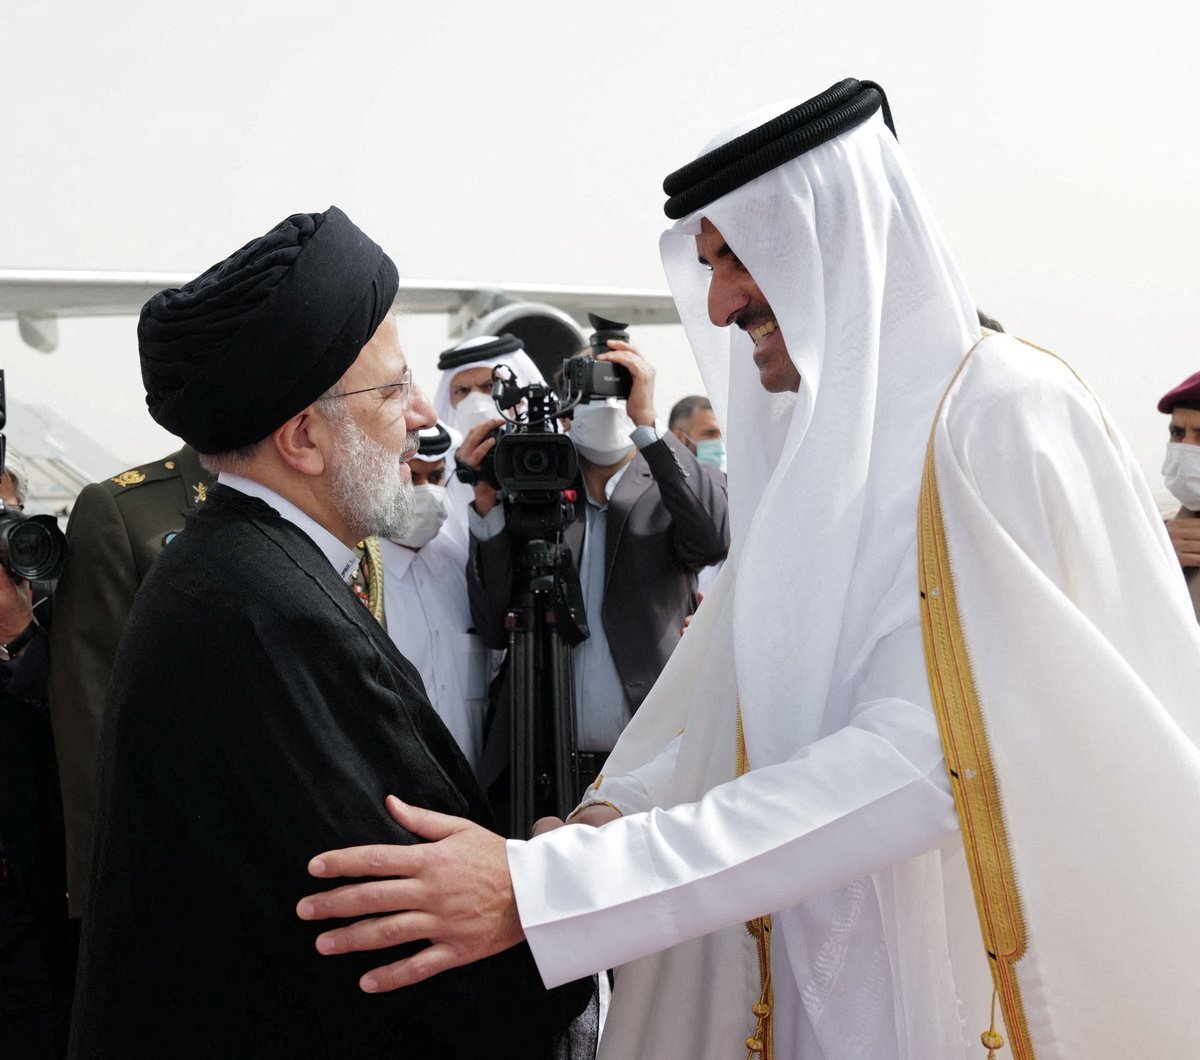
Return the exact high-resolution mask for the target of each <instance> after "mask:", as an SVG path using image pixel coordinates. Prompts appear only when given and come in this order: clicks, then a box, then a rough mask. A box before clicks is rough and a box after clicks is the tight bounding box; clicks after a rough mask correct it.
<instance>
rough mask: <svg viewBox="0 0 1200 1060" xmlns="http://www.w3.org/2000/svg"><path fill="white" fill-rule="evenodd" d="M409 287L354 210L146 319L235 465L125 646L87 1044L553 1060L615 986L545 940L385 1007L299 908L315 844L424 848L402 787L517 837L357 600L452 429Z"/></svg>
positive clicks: (275, 233)
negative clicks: (433, 432)
mask: <svg viewBox="0 0 1200 1060" xmlns="http://www.w3.org/2000/svg"><path fill="white" fill-rule="evenodd" d="M397 285H398V278H397V273H396V268H395V266H394V265H393V264H392V261H391V259H390V258H388V256H387V255H386V254H384V253H383V251H382V250H381V249H380V248H379V247H378V246H377V245H376V244H375V243H374V242H372V241H371V240H370V239H369V238H368V237H367V236H366V235H365V234H364V233H363V232H362V231H361V230H360V229H358V228H357V226H355V225H354V224H353V222H351V221H350V219H349V218H348V217H346V215H345V214H344V213H342V212H341V211H340V210H338V209H337V208H336V207H331V208H330V209H329V210H328V211H326V212H325V213H323V214H295V215H293V216H292V217H289V218H287V219H286V220H285V221H283V222H282V223H281V224H279V225H278V226H276V227H275V228H274V229H272V230H271V231H270V232H268V233H267V234H266V235H264V236H262V237H260V238H259V239H256V240H252V241H251V242H250V243H248V244H247V245H246V246H245V247H243V248H242V249H241V250H239V251H237V252H235V253H234V254H233V255H231V256H230V257H229V258H228V259H226V260H225V261H222V262H220V263H219V264H217V265H215V266H213V267H212V268H211V269H209V270H208V271H207V272H205V273H203V274H202V275H201V276H199V277H198V278H197V279H195V280H193V281H191V282H190V283H188V284H186V285H185V286H184V287H182V288H179V289H175V290H169V291H165V292H162V293H160V294H159V295H156V296H155V297H154V298H152V299H151V300H150V301H149V302H148V303H147V304H146V306H145V307H144V308H143V310H142V317H141V321H140V323H139V326H138V340H139V350H140V352H141V359H142V375H143V379H144V381H145V383H146V390H147V403H148V406H149V408H150V412H151V415H152V416H154V418H155V419H156V420H157V421H158V422H159V423H160V424H161V425H162V426H164V427H166V428H167V429H168V430H170V431H172V432H173V433H175V434H177V435H179V436H180V437H182V438H183V439H185V440H186V441H187V442H188V443H189V444H190V445H192V446H193V447H194V448H195V449H196V450H197V451H198V452H200V453H201V454H204V456H203V459H204V461H205V464H206V466H208V467H209V468H210V469H212V470H215V471H217V472H218V473H219V475H218V482H217V484H216V485H215V486H213V487H212V488H211V489H210V490H208V496H207V500H206V501H205V502H204V504H203V505H202V506H201V507H200V509H199V511H198V512H197V513H196V514H195V515H194V516H193V517H192V518H190V519H189V520H188V523H187V525H186V527H185V528H184V530H183V532H182V533H181V534H180V535H179V536H178V538H177V539H176V540H174V541H173V542H172V543H171V545H170V547H169V548H167V549H165V550H164V551H163V553H162V555H161V556H160V557H159V559H158V561H157V562H156V563H155V564H154V566H153V568H152V569H151V571H150V573H149V574H148V575H147V577H146V579H145V581H144V582H143V584H142V587H141V589H140V590H139V592H138V595H137V599H136V600H135V601H134V606H133V609H132V610H131V612H130V614H129V619H128V621H127V623H126V625H125V631H124V634H123V636H122V639H121V644H120V647H119V649H118V652H117V659H116V663H115V666H114V669H113V676H112V683H111V687H110V695H109V700H108V705H107V708H106V711H105V719H104V728H103V733H102V739H101V751H100V765H99V774H98V790H97V813H96V824H95V834H94V840H93V850H92V871H91V883H90V887H89V891H88V897H87V905H86V909H85V914H84V924H83V941H82V946H81V953H80V968H79V987H78V991H77V994H76V1005H75V1013H74V1019H73V1023H72V1037H71V1052H72V1055H73V1056H77V1057H80V1056H94V1055H96V1056H98V1055H104V1056H108V1055H113V1056H115V1055H129V1054H131V1053H133V1052H138V1053H143V1052H146V1051H150V1052H153V1053H156V1054H162V1055H169V1056H206V1057H207V1056H216V1055H238V1056H256V1057H258V1056H263V1057H266V1056H279V1057H284V1056H286V1057H297V1056H305V1057H308V1056H320V1057H334V1056H336V1057H341V1056H356V1057H374V1056H380V1057H382V1056H388V1057H391V1056H434V1055H436V1056H454V1057H463V1058H470V1057H478V1058H485V1057H486V1058H497V1057H535V1058H540V1057H546V1058H548V1057H549V1056H550V1055H551V1054H552V1049H553V1048H554V1045H555V1042H556V1039H557V1037H558V1034H559V1032H560V1031H561V1030H562V1029H563V1027H564V1026H565V1025H566V1023H567V1022H568V1019H569V1017H570V1016H571V1015H572V1014H573V1013H574V1012H575V1011H577V1010H578V1009H580V1008H582V1006H583V1004H584V1003H585V1002H586V1000H587V998H588V996H590V993H591V984H590V983H585V984H583V986H582V987H574V988H568V989H567V990H566V991H565V992H563V991H557V992H554V993H547V992H546V991H545V990H544V989H543V987H542V985H541V982H540V979H539V978H538V975H537V972H536V969H535V968H534V966H533V963H532V959H531V957H530V955H529V952H528V950H527V949H526V948H525V947H517V948H516V949H513V950H511V951H509V952H508V953H506V954H505V955H504V956H503V958H502V959H497V960H494V961H488V962H484V963H482V964H480V965H478V966H477V967H476V968H475V969H472V970H470V971H468V972H466V973H465V974H464V975H462V976H458V977H455V978H452V979H447V980H446V981H445V982H442V981H441V979H438V980H434V981H431V983H430V984H429V986H428V987H420V988H418V989H417V990H415V991H413V992H411V993H410V994H408V995H405V996H399V997H396V998H395V1000H393V998H392V997H382V996H372V994H371V990H372V983H371V980H370V979H369V977H368V976H367V974H366V973H367V972H368V971H369V969H370V967H371V966H372V965H371V961H369V960H366V959H364V958H362V957H360V956H358V955H354V954H349V955H338V956H335V957H332V958H331V957H328V956H324V955H323V954H327V953H329V952H330V951H329V950H328V949H322V951H321V952H318V950H317V948H316V946H315V944H314V934H315V933H314V932H313V930H312V929H311V928H310V927H308V926H307V925H303V924H301V923H300V922H299V921H297V920H296V919H295V917H294V915H293V914H292V911H291V909H290V908H289V906H291V905H294V904H295V903H296V902H298V901H299V900H300V898H301V897H302V896H303V895H304V894H305V893H306V892H307V891H308V890H310V889H311V880H310V879H309V877H308V874H307V870H308V868H309V866H308V859H309V858H310V856H311V851H313V850H316V849H321V848H323V847H328V846H331V845H333V843H334V841H335V840H339V841H340V840H341V839H343V838H344V837H345V836H347V835H350V836H353V837H354V838H356V839H358V840H360V841H366V840H368V839H370V838H372V837H374V836H379V835H386V834H390V835H392V836H393V837H394V839H395V841H397V842H400V843H406V842H407V843H417V842H419V840H418V839H417V838H416V837H415V836H414V835H413V834H411V833H408V832H406V831H404V830H403V829H399V828H397V827H396V826H395V825H394V824H390V823H389V822H390V818H389V816H388V814H387V813H386V811H385V809H384V803H383V800H384V796H385V795H386V794H387V793H388V792H399V793H400V794H401V795H402V797H404V798H411V799H413V800H414V801H420V802H422V804H430V805H437V806H439V807H441V808H443V809H445V810H447V811H448V812H456V813H461V814H462V815H463V816H464V817H466V818H468V819H470V820H471V821H473V822H476V823H477V825H483V826H485V827H488V826H491V825H492V823H493V822H492V818H491V815H490V813H489V811H488V808H487V805H486V800H485V798H484V794H483V792H482V791H481V789H480V788H479V786H478V783H477V782H476V781H475V779H474V776H473V774H472V771H471V768H470V766H469V765H468V763H467V762H466V760H465V759H464V757H463V755H462V754H461V752H460V751H459V750H458V747H457V745H456V744H455V742H454V739H453V738H452V737H451V735H450V733H449V732H448V731H447V730H446V728H445V726H444V725H443V724H442V722H441V720H440V719H439V718H438V716H437V714H436V712H435V711H434V709H433V707H432V706H431V705H430V703H429V700H428V698H427V697H426V695H425V691H424V688H423V686H422V683H421V679H420V677H419V675H418V674H417V672H416V670H415V669H414V668H413V667H412V665H411V664H410V663H409V662H408V661H407V660H406V659H405V658H404V657H403V656H402V655H401V654H400V653H399V651H398V650H397V649H396V647H395V645H394V644H393V643H392V641H391V639H390V638H389V637H388V636H387V634H386V632H385V631H384V630H383V628H382V627H381V626H380V624H379V623H378V622H377V621H376V620H375V619H374V618H373V617H372V616H371V615H370V613H369V612H368V611H367V610H366V609H365V608H363V607H362V606H361V604H360V603H359V602H358V600H357V599H356V598H355V596H354V594H353V592H352V591H351V589H350V588H349V586H348V585H347V581H348V580H349V578H350V577H351V576H352V574H353V572H354V570H355V568H356V566H357V562H358V559H357V554H356V553H355V550H354V546H355V545H356V543H357V542H359V541H360V540H362V539H363V538H364V537H366V536H367V535H370V534H379V535H386V536H389V537H394V536H397V535H400V534H403V533H405V532H407V530H408V529H409V528H410V524H411V520H412V512H413V502H412V496H413V495H412V486H411V481H410V472H409V468H408V464H407V460H408V459H409V458H410V457H411V456H412V455H413V454H414V453H415V452H416V451H417V441H418V439H417V432H418V430H419V429H420V428H421V427H424V426H430V425H432V424H433V422H434V416H433V410H432V408H431V407H430V406H429V403H428V402H427V400H426V399H425V397H424V395H423V394H422V393H421V392H420V390H419V389H418V388H417V387H416V385H415V383H413V381H412V374H411V372H410V371H409V369H408V367H407V362H406V359H405V356H404V353H403V351H402V350H401V348H400V343H399V339H398V336H397V331H396V324H395V320H394V319H393V317H392V316H391V308H392V303H393V300H394V298H395V294H396V290H397ZM198 655H199V656H200V657H202V658H203V660H204V661H203V663H202V664H200V663H198V662H197V657H198ZM477 825H475V824H473V825H472V827H476V826H477ZM289 896H290V899H289ZM438 946H439V941H438V939H437V938H431V939H429V940H427V941H426V940H423V941H422V942H420V943H417V944H415V945H412V944H410V945H407V946H404V947H400V948H399V949H398V951H397V956H408V955H412V954H415V953H419V952H421V951H423V950H424V949H426V948H429V949H431V951H432V952H434V953H436V952H437V948H438ZM356 973H357V974H356ZM360 978H361V979H362V982H361V984H360V983H359V982H357V980H359V979H360Z"/></svg>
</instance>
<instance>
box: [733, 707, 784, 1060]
mask: <svg viewBox="0 0 1200 1060" xmlns="http://www.w3.org/2000/svg"><path fill="white" fill-rule="evenodd" d="M749 772H750V756H749V755H748V754H747V753H746V733H745V730H744V729H743V728H742V703H741V700H738V705H737V753H736V758H735V760H734V775H735V776H739V777H740V776H742V774H744V773H749ZM746 930H747V931H748V932H750V937H751V938H752V939H754V942H755V945H756V946H757V947H758V981H759V994H758V1000H757V1001H756V1002H755V1003H754V1005H753V1007H752V1008H751V1012H752V1014H753V1015H754V1019H755V1021H756V1022H755V1024H754V1030H753V1032H752V1033H751V1034H750V1036H749V1037H748V1038H747V1039H746V1048H747V1049H748V1050H749V1052H747V1053H746V1060H771V1058H772V1057H773V1056H774V1055H775V1024H774V1022H773V1021H772V1018H771V1017H772V1013H773V1012H774V1010H775V990H774V987H773V986H772V985H771V917H770V915H769V914H768V915H766V916H758V917H755V918H754V919H753V920H747V921H746Z"/></svg>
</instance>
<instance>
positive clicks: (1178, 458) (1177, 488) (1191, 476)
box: [1162, 442, 1200, 512]
mask: <svg viewBox="0 0 1200 1060" xmlns="http://www.w3.org/2000/svg"><path fill="white" fill-rule="evenodd" d="M1162 474H1163V481H1164V482H1165V483H1166V484H1167V489H1169V490H1170V491H1171V492H1172V493H1173V494H1175V497H1176V499H1177V500H1178V501H1179V503H1180V504H1182V505H1183V506H1184V507H1185V508H1187V509H1189V510H1190V511H1193V512H1200V445H1188V444H1186V443H1185V442H1167V458H1166V460H1164V461H1163V466H1162Z"/></svg>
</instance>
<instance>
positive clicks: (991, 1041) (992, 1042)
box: [979, 989, 1004, 1060]
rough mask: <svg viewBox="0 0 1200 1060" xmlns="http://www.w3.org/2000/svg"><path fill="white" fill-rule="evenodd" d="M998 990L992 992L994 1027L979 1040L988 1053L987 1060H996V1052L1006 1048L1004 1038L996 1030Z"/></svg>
mask: <svg viewBox="0 0 1200 1060" xmlns="http://www.w3.org/2000/svg"><path fill="white" fill-rule="evenodd" d="M996 996H997V994H996V990H995V989H993V990H992V1025H991V1026H990V1027H989V1028H988V1029H987V1030H986V1031H984V1032H983V1033H982V1034H981V1035H980V1036H979V1040H980V1041H981V1042H983V1047H984V1048H985V1049H986V1050H987V1051H988V1054H987V1060H996V1050H997V1049H1003V1048H1004V1037H1003V1035H1001V1034H1000V1032H999V1031H997V1030H996Z"/></svg>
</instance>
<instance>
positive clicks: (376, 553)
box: [363, 537, 383, 622]
mask: <svg viewBox="0 0 1200 1060" xmlns="http://www.w3.org/2000/svg"><path fill="white" fill-rule="evenodd" d="M363 551H364V552H365V553H366V554H367V559H368V560H369V561H370V563H371V580H370V583H369V584H368V585H367V593H368V595H369V596H370V600H371V614H372V615H374V616H375V621H377V622H382V621H383V551H382V549H380V547H379V538H377V537H368V538H365V539H364V540H363Z"/></svg>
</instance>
